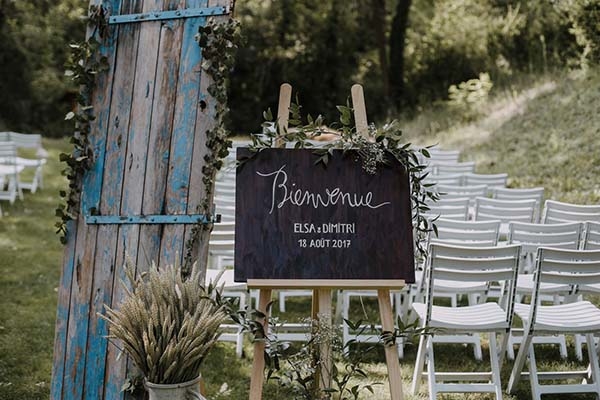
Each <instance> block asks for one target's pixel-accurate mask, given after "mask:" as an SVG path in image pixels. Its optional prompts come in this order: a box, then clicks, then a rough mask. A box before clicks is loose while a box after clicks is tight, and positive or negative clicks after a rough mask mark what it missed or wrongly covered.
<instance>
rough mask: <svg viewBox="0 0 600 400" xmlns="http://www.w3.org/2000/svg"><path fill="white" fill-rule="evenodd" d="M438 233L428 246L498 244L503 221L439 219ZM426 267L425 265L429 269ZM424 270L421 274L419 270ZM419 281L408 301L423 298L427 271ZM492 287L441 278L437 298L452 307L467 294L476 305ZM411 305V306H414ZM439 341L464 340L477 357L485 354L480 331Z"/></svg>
mask: <svg viewBox="0 0 600 400" xmlns="http://www.w3.org/2000/svg"><path fill="white" fill-rule="evenodd" d="M435 225H436V228H437V234H435V232H430V233H429V235H428V243H427V247H428V246H429V244H430V243H442V244H448V245H456V246H469V247H490V246H496V245H497V244H498V229H499V228H500V221H484V222H474V221H455V220H449V219H439V220H437V221H435ZM425 269H426V268H422V270H425ZM419 272H421V273H419ZM415 278H416V283H415V285H413V286H412V290H411V293H410V296H409V297H408V303H410V304H412V303H413V302H415V301H421V302H422V301H423V300H424V294H425V282H424V279H423V272H422V271H418V272H417V273H416V274H415ZM487 289H488V287H487V285H486V283H485V282H457V281H453V280H442V279H438V280H437V282H436V285H435V292H434V297H436V298H439V297H443V298H448V299H450V304H451V306H452V307H456V306H457V305H458V297H459V296H461V295H467V296H468V297H469V304H475V303H477V301H478V298H479V297H480V296H481V295H482V294H484V293H485V291H486V290H487ZM410 304H407V307H409V306H410ZM434 340H435V342H436V343H464V344H472V345H473V354H474V356H475V358H476V359H477V360H481V359H482V357H483V354H482V351H481V339H480V337H479V335H477V334H467V335H461V336H458V335H452V336H444V335H436V337H435V338H434Z"/></svg>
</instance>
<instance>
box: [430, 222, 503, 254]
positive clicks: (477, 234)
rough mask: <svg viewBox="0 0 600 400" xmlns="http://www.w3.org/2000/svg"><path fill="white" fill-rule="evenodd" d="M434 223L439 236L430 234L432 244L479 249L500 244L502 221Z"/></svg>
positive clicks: (433, 233)
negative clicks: (476, 247) (475, 247)
mask: <svg viewBox="0 0 600 400" xmlns="http://www.w3.org/2000/svg"><path fill="white" fill-rule="evenodd" d="M434 223H435V226H436V229H437V235H436V234H435V232H430V235H429V236H430V242H431V243H447V244H455V245H458V246H478V247H485V246H487V247H491V246H496V245H497V244H498V235H499V231H500V221H457V220H452V219H444V218H440V219H438V220H437V221H435V222H434Z"/></svg>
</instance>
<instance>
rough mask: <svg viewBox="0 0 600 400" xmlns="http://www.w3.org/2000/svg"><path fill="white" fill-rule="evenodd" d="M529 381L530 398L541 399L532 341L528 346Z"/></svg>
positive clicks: (533, 399)
mask: <svg viewBox="0 0 600 400" xmlns="http://www.w3.org/2000/svg"><path fill="white" fill-rule="evenodd" d="M529 383H531V398H532V400H542V394H541V393H540V392H541V390H540V389H541V387H540V380H539V379H538V370H537V361H536V359H535V349H534V345H533V343H531V345H530V346H529Z"/></svg>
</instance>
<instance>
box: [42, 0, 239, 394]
mask: <svg viewBox="0 0 600 400" xmlns="http://www.w3.org/2000/svg"><path fill="white" fill-rule="evenodd" d="M92 3H95V4H99V3H100V2H99V1H92ZM101 4H102V6H103V7H105V9H106V11H107V13H108V15H109V16H110V18H109V25H108V31H109V32H108V33H109V34H108V35H107V36H106V37H105V38H104V39H102V46H101V49H100V52H101V53H102V54H103V55H106V56H107V57H108V61H109V65H110V68H109V70H108V71H107V72H104V73H102V74H100V75H99V76H98V78H97V87H96V90H95V94H94V99H93V106H94V114H95V116H96V119H95V121H94V123H93V126H92V132H91V133H90V144H91V146H92V149H93V155H94V156H93V164H92V167H91V169H90V170H89V171H88V172H87V173H86V175H85V177H84V179H83V193H82V198H81V207H80V213H79V216H78V218H77V220H75V221H72V222H71V223H70V224H69V226H68V237H67V239H68V242H67V247H66V251H65V258H64V263H63V271H62V277H61V282H60V288H59V300H58V311H57V323H56V337H55V345H54V364H53V372H52V389H51V398H52V399H69V400H71V399H90V400H91V399H93V400H98V399H110V400H112V399H120V398H122V397H123V393H122V392H121V386H122V385H123V382H124V379H125V377H126V374H127V370H128V365H127V360H126V357H124V356H123V357H119V349H118V348H117V347H116V346H114V345H112V344H109V343H108V341H107V339H106V338H105V336H106V335H107V334H108V329H107V325H106V323H105V322H104V321H103V320H102V319H100V318H99V317H98V313H103V311H104V309H103V307H104V304H109V305H111V306H113V307H115V306H117V305H118V304H119V302H120V300H121V299H122V296H123V289H122V287H121V284H120V281H121V280H122V279H123V278H124V274H123V268H122V267H123V263H124V261H125V258H126V257H129V259H131V261H132V262H134V263H135V264H136V265H137V268H138V270H144V269H147V268H148V266H149V265H150V263H151V262H152V261H155V262H158V263H160V264H166V263H172V262H175V261H176V259H181V257H182V255H183V254H185V251H186V249H185V243H186V241H187V240H186V239H187V238H189V237H190V232H191V229H192V225H190V224H191V223H195V222H198V221H199V220H201V219H202V218H203V216H201V215H196V214H195V213H196V209H197V206H198V205H199V204H200V203H201V201H202V200H203V198H204V195H205V190H204V185H203V183H202V166H203V165H204V156H205V155H206V153H207V151H208V150H207V148H206V139H205V132H206V130H207V129H209V128H210V127H211V125H212V124H214V121H215V118H214V117H215V115H214V112H215V108H214V106H213V101H212V99H211V98H210V96H209V95H208V93H207V87H208V85H209V84H210V78H209V77H208V76H206V75H205V74H202V73H201V70H202V69H201V61H202V55H201V52H200V48H199V47H198V44H197V43H196V41H195V40H194V36H195V35H196V33H197V32H198V28H199V26H201V25H204V24H205V23H206V20H207V18H208V17H210V16H213V17H214V18H217V19H219V18H227V14H228V13H229V9H230V7H229V1H228V0H227V1H226V0H211V1H208V0H110V1H106V0H105V1H103V2H101ZM117 307H118V306H117Z"/></svg>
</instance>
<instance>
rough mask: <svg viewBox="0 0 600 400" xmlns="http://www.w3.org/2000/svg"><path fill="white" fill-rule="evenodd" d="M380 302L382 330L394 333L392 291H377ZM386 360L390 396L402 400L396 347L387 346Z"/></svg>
mask: <svg viewBox="0 0 600 400" xmlns="http://www.w3.org/2000/svg"><path fill="white" fill-rule="evenodd" d="M377 299H378V301H379V314H380V316H381V328H382V330H383V331H384V332H394V329H395V328H394V313H393V311H392V303H391V301H390V291H389V290H387V289H379V290H378V291H377ZM384 351H385V359H386V363H387V369H388V379H389V381H390V395H391V399H392V400H402V399H403V398H404V395H403V393H402V373H401V371H400V362H399V361H398V352H397V350H396V346H385V348H384Z"/></svg>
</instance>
